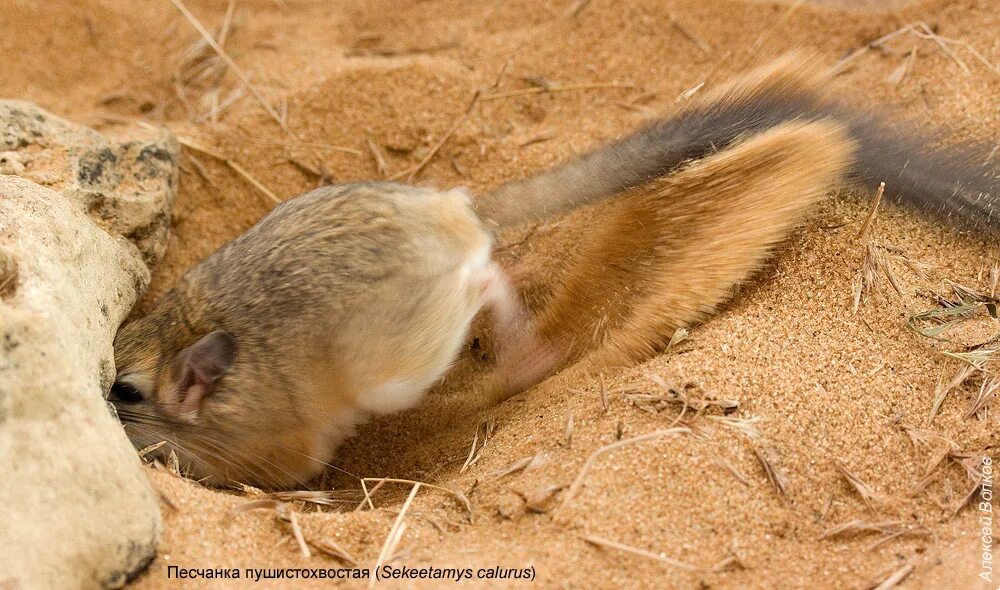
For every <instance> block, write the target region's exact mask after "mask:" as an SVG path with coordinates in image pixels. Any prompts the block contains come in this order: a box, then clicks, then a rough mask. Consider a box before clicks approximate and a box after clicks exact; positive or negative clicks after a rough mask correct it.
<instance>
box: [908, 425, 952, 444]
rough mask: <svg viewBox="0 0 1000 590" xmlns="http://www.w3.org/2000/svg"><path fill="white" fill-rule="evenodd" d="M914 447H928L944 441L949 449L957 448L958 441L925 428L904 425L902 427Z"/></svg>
mask: <svg viewBox="0 0 1000 590" xmlns="http://www.w3.org/2000/svg"><path fill="white" fill-rule="evenodd" d="M903 430H904V431H905V432H906V434H907V435H908V436H909V437H910V440H912V441H913V446H915V447H929V446H931V445H932V444H934V443H938V442H940V443H944V444H945V445H946V446H947V447H948V448H950V449H958V448H959V446H958V443H957V442H955V441H953V440H951V439H950V438H947V437H945V436H942V435H941V434H939V433H937V432H934V431H933V430H928V429H926V428H913V427H906V428H904V429H903Z"/></svg>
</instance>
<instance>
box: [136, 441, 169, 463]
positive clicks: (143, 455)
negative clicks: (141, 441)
mask: <svg viewBox="0 0 1000 590" xmlns="http://www.w3.org/2000/svg"><path fill="white" fill-rule="evenodd" d="M165 444H167V441H165V440H161V441H160V442H158V443H153V444H151V445H149V446H148V447H143V448H142V449H140V450H139V458H140V459H145V458H146V455H148V454H150V453H152V452H153V451H155V450H157V449H159V448H160V447H162V446H163V445H165Z"/></svg>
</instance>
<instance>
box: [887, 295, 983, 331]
mask: <svg viewBox="0 0 1000 590" xmlns="http://www.w3.org/2000/svg"><path fill="white" fill-rule="evenodd" d="M981 307H983V304H982V303H966V304H964V305H946V306H944V307H938V308H935V309H932V310H930V311H925V312H922V313H918V314H916V315H912V316H910V317H909V318H908V319H907V320H906V327H908V328H909V329H911V330H913V331H914V332H916V333H917V334H920V335H921V336H923V337H925V338H934V339H938V340H940V339H941V335H942V334H944V333H945V332H947V331H948V330H950V329H951V328H954V327H955V326H957V325H959V324H960V323H962V322H964V321H966V320H968V319H970V318H971V317H972V315H973V314H975V312H976V310H977V309H979V308H981Z"/></svg>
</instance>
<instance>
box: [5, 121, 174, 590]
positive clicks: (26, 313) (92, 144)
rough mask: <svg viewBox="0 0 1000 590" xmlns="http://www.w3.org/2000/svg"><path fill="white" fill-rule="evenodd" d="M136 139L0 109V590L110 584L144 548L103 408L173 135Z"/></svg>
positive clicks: (147, 253) (166, 177)
mask: <svg viewBox="0 0 1000 590" xmlns="http://www.w3.org/2000/svg"><path fill="white" fill-rule="evenodd" d="M144 134H145V135H146V139H142V140H135V139H132V140H128V141H121V142H114V141H110V140H108V139H107V138H105V137H103V136H102V135H100V134H98V133H96V132H94V131H92V130H89V129H86V128H83V127H78V126H75V125H72V124H70V123H67V122H65V121H62V120H60V119H58V118H55V117H52V116H51V115H49V114H47V113H45V112H44V111H41V110H40V109H38V108H37V107H34V106H33V105H31V104H28V103H21V102H13V101H0V151H6V152H12V153H13V155H11V154H10V153H7V154H0V155H5V156H6V161H7V162H8V164H9V163H10V162H16V163H17V164H19V165H20V166H22V168H20V176H10V175H6V176H0V473H2V475H0V547H3V550H0V588H4V589H5V590H6V589H7V588H24V589H28V588H31V589H34V588H59V589H71V588H102V587H119V586H121V585H123V584H124V583H125V581H126V580H127V579H128V578H130V577H131V576H133V575H135V574H136V573H137V572H138V571H140V570H141V569H142V568H143V567H144V566H145V565H146V564H147V563H148V562H149V561H150V560H151V559H152V558H153V556H154V554H155V548H156V542H157V540H158V537H159V534H160V526H161V524H160V514H159V508H158V505H157V499H156V495H155V494H154V493H153V491H152V489H151V487H150V484H149V480H148V478H147V476H146V474H145V473H144V472H143V468H142V466H141V462H140V460H139V458H138V457H137V455H136V453H135V451H134V449H133V448H132V446H131V444H130V443H129V442H128V439H127V438H126V437H125V434H124V432H123V430H122V428H121V426H120V425H119V424H118V423H117V421H116V420H115V418H114V417H113V416H112V415H111V413H110V412H109V411H108V407H107V405H106V403H105V401H104V399H103V394H104V391H105V389H106V387H107V386H108V385H109V384H110V382H111V380H112V379H113V378H114V355H113V351H112V340H113V338H114V334H115V332H116V330H117V329H118V326H119V324H120V323H121V322H122V320H124V318H125V317H126V316H127V315H128V313H129V310H130V309H131V307H132V305H133V304H134V303H135V301H136V299H137V298H138V296H139V294H140V293H141V291H142V290H143V289H144V288H145V287H146V285H147V284H148V282H149V269H148V266H147V264H148V263H149V262H152V261H154V260H156V259H157V258H158V257H159V255H160V254H162V252H163V249H164V247H165V241H166V231H167V221H166V220H168V219H169V213H170V211H169V209H170V204H171V202H172V200H173V195H174V189H175V186H176V183H177V167H176V162H177V156H178V149H177V145H176V143H175V142H174V140H173V138H172V137H171V136H170V135H169V134H168V133H166V132H160V131H156V132H153V133H147V132H144ZM16 168H17V167H16V166H15V167H14V168H10V167H8V168H7V170H8V171H10V170H13V169H16ZM43 185H46V186H43Z"/></svg>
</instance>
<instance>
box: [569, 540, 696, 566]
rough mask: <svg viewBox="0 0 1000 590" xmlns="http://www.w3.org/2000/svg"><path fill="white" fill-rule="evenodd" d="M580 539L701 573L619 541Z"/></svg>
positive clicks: (673, 560) (681, 563)
mask: <svg viewBox="0 0 1000 590" xmlns="http://www.w3.org/2000/svg"><path fill="white" fill-rule="evenodd" d="M580 538H581V539H583V540H584V541H586V542H588V543H590V544H592V545H597V546H599V547H607V548H610V549H617V550H618V551H624V552H625V553H631V554H632V555H638V556H640V557H645V558H646V559H652V560H654V561H659V562H660V563H666V564H668V565H672V566H674V567H678V568H681V569H683V570H687V571H689V572H697V571H701V568H699V567H698V566H696V565H692V564H690V563H687V562H685V561H680V560H678V559H672V558H670V557H666V556H664V555H658V554H656V553H653V552H652V551H646V550H645V549H639V548H637V547H632V546H630V545H625V544H624V543H619V542H617V541H611V540H609V539H604V538H601V537H597V536H594V535H584V536H582V537H580Z"/></svg>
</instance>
